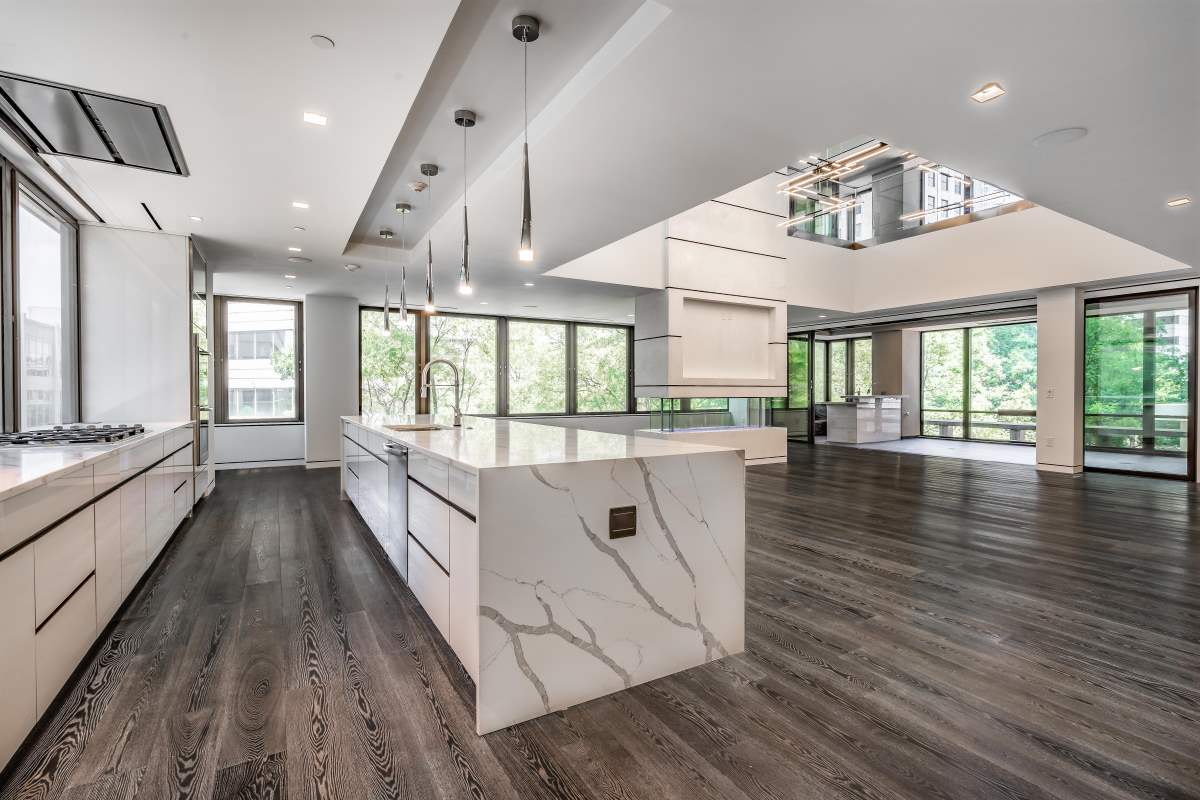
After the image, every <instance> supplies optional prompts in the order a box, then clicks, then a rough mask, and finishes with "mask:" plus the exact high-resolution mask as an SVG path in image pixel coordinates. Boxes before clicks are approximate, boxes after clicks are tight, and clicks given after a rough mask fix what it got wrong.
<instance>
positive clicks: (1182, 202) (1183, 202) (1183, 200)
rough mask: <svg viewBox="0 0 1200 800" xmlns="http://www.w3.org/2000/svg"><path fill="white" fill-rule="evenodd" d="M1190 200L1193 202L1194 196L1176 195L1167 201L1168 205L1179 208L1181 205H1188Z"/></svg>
mask: <svg viewBox="0 0 1200 800" xmlns="http://www.w3.org/2000/svg"><path fill="white" fill-rule="evenodd" d="M1190 202H1192V198H1190V197H1176V198H1175V199H1174V200H1168V201H1167V207H1168V208H1178V207H1179V206H1186V205H1187V204H1188V203H1190Z"/></svg>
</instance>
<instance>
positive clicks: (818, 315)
mask: <svg viewBox="0 0 1200 800" xmlns="http://www.w3.org/2000/svg"><path fill="white" fill-rule="evenodd" d="M828 317H829V315H828V314H817V319H826V318H828Z"/></svg>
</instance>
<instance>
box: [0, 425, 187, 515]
mask: <svg viewBox="0 0 1200 800" xmlns="http://www.w3.org/2000/svg"><path fill="white" fill-rule="evenodd" d="M191 424H192V423H191V422H190V421H189V422H147V423H142V425H143V427H145V429H146V432H145V433H143V434H140V435H138V436H131V437H129V438H128V439H122V440H121V441H119V442H110V443H108V444H64V445H31V446H29V447H0V500H5V499H7V498H9V497H13V496H16V495H19V494H21V493H22V492H26V491H28V490H30V489H33V488H35V487H38V486H43V485H45V484H47V483H49V482H50V481H52V480H54V479H55V478H58V477H60V476H62V475H66V474H68V473H71V472H74V471H75V470H77V469H79V468H80V467H85V466H88V465H89V464H95V463H96V462H97V461H102V460H104V459H106V458H108V457H110V456H113V455H116V454H117V453H120V452H121V451H123V450H128V449H130V448H133V447H137V446H138V445H140V444H143V443H144V442H148V441H150V440H151V439H153V438H154V437H156V436H161V435H163V434H164V433H167V432H169V431H173V430H175V429H177V428H183V427H190V426H191Z"/></svg>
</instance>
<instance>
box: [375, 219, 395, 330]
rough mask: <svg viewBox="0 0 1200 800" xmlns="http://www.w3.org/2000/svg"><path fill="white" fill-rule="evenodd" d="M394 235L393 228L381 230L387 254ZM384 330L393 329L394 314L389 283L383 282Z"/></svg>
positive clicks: (380, 235)
mask: <svg viewBox="0 0 1200 800" xmlns="http://www.w3.org/2000/svg"><path fill="white" fill-rule="evenodd" d="M394 235H395V234H393V233H392V231H391V228H380V230H379V238H380V239H383V241H384V242H385V250H384V252H385V253H386V252H387V250H386V242H390V241H391V240H392V236H394ZM383 329H384V330H385V331H390V330H391V329H392V312H391V309H390V308H389V307H388V284H387V281H384V282H383Z"/></svg>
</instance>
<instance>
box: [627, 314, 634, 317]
mask: <svg viewBox="0 0 1200 800" xmlns="http://www.w3.org/2000/svg"><path fill="white" fill-rule="evenodd" d="M625 316H627V317H632V316H633V314H626V315H625Z"/></svg>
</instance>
